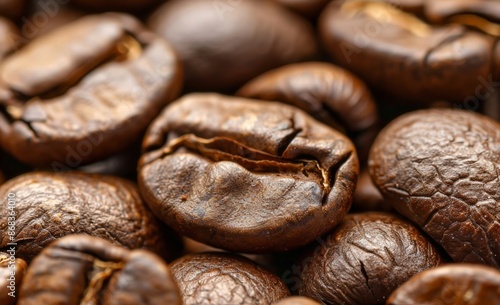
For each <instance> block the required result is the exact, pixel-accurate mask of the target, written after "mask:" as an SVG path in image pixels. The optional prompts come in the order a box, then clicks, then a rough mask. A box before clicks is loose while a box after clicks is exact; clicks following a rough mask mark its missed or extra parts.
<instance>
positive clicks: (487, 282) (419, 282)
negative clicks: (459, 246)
mask: <svg viewBox="0 0 500 305" xmlns="http://www.w3.org/2000/svg"><path fill="white" fill-rule="evenodd" d="M499 301H500V272H499V271H498V270H497V269H494V268H490V267H485V266H480V265H468V264H451V265H447V266H442V267H437V268H433V269H430V270H427V271H424V272H422V273H420V274H418V275H416V276H414V277H412V278H411V279H410V280H409V281H408V282H406V283H405V284H403V285H402V286H401V287H399V288H398V289H397V290H396V291H394V293H393V294H392V295H391V297H390V298H389V300H388V301H387V305H414V304H419V305H434V304H467V305H496V304H498V302H499Z"/></svg>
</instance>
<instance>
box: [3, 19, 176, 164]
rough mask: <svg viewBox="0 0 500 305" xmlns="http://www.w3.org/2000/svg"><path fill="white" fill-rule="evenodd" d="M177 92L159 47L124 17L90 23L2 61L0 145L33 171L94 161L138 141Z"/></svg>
mask: <svg viewBox="0 0 500 305" xmlns="http://www.w3.org/2000/svg"><path fill="white" fill-rule="evenodd" d="M180 86H181V76H180V68H179V66H178V61H177V57H176V56H175V54H174V52H173V50H172V49H171V48H170V46H169V45H168V44H167V43H166V42H165V41H164V40H162V39H160V38H159V37H157V36H155V35H153V34H152V33H150V32H148V31H147V30H145V29H143V28H142V26H141V25H140V24H139V23H138V22H137V20H135V19H134V18H132V17H130V16H127V15H120V14H104V15H95V16H88V17H85V18H82V19H79V20H78V21H75V22H74V23H71V24H69V25H66V26H64V27H62V28H60V29H58V30H57V31H54V32H51V33H50V34H48V35H44V36H42V37H40V38H38V39H35V40H34V41H33V42H31V43H30V44H28V45H27V46H26V47H24V48H22V49H21V50H20V51H19V52H16V53H14V54H12V55H11V56H8V57H7V58H5V59H4V60H3V62H2V65H1V67H0V105H1V106H0V108H1V109H3V111H2V112H1V113H0V126H1V128H0V144H1V145H2V147H3V148H4V149H5V150H6V151H7V152H9V153H10V154H12V155H14V156H15V157H16V158H18V159H19V160H21V161H23V162H26V163H29V164H32V165H37V166H44V167H51V166H53V164H54V163H60V164H63V165H65V166H70V167H73V164H77V165H83V164H85V163H91V162H95V161H99V160H102V159H104V158H106V157H110V156H111V155H113V154H115V153H117V152H119V151H121V150H122V149H124V148H126V147H128V146H129V145H131V144H132V143H133V142H134V141H137V140H138V139H139V137H140V136H141V134H142V133H143V132H144V130H145V129H146V126H147V125H148V124H149V123H150V121H151V120H152V119H153V118H154V116H155V115H157V113H158V112H159V111H160V109H161V108H162V107H163V106H165V105H166V104H167V103H168V102H169V101H170V100H172V99H173V98H174V97H175V96H176V95H177V93H178V92H179V90H180ZM132 121H133V123H132Z"/></svg>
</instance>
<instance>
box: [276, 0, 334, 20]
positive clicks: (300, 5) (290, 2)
mask: <svg viewBox="0 0 500 305" xmlns="http://www.w3.org/2000/svg"><path fill="white" fill-rule="evenodd" d="M270 1H274V2H277V3H279V4H281V5H283V6H285V7H287V8H289V9H291V10H292V11H294V12H296V13H298V14H301V15H302V16H304V17H307V18H315V17H317V16H318V15H319V13H320V12H321V10H322V9H323V8H324V7H325V5H326V4H328V0H270Z"/></svg>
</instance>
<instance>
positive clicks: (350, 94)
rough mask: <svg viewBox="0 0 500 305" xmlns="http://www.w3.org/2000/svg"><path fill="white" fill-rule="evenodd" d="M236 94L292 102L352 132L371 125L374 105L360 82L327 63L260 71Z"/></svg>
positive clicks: (374, 119) (291, 103)
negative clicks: (260, 73) (259, 74)
mask: <svg viewBox="0 0 500 305" xmlns="http://www.w3.org/2000/svg"><path fill="white" fill-rule="evenodd" d="M237 95H240V96H243V97H249V98H255V99H262V100H268V101H280V102H284V103H287V104H290V105H293V106H296V107H298V108H300V109H302V110H304V111H306V112H308V113H309V114H310V115H312V116H313V117H314V118H315V119H317V120H319V121H321V122H323V123H325V124H327V125H330V126H332V127H336V126H338V124H339V123H341V124H342V126H343V127H344V128H345V129H346V130H348V131H352V132H360V131H364V130H366V129H369V128H371V127H373V126H374V125H375V124H376V123H377V120H378V114H377V106H376V105H375V102H374V101H373V98H372V96H371V94H370V91H369V90H368V89H367V88H366V86H365V85H364V83H363V82H362V81H361V80H360V79H358V78H357V77H356V76H354V75H353V74H351V73H350V72H348V71H346V70H344V69H342V68H339V67H336V66H334V65H331V64H328V63H320V62H310V63H299V64H292V65H287V66H284V67H281V68H277V69H275V70H272V71H269V72H266V73H264V74H263V75H261V76H259V77H257V78H255V79H254V80H252V81H250V82H249V83H247V84H246V85H245V86H243V88H241V89H240V90H239V91H238V93H237Z"/></svg>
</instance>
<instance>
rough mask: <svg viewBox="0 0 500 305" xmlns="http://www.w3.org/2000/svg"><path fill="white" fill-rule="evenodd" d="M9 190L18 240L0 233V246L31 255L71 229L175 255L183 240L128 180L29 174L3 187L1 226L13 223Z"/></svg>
mask: <svg viewBox="0 0 500 305" xmlns="http://www.w3.org/2000/svg"><path fill="white" fill-rule="evenodd" d="M8 194H14V195H15V200H14V201H15V202H14V203H13V206H14V207H13V211H14V214H15V215H14V217H15V218H16V219H15V220H16V222H15V226H14V230H15V236H14V240H13V241H12V240H10V238H9V235H7V234H4V235H2V236H0V249H1V250H2V251H5V249H7V248H8V243H9V242H15V243H17V245H18V248H17V251H16V255H17V257H19V258H23V259H26V260H28V261H29V260H31V259H32V258H33V257H34V256H36V255H37V254H38V253H40V251H41V250H42V249H43V248H45V247H46V246H47V245H48V244H50V243H51V242H52V241H54V240H56V239H58V238H61V237H63V236H66V235H70V234H80V233H81V234H87V235H92V236H96V237H101V238H104V239H106V240H108V241H110V242H112V243H115V244H118V245H123V246H125V247H127V248H130V249H138V248H144V249H148V250H151V251H153V252H155V253H157V254H159V255H161V256H162V257H164V258H167V259H173V258H174V257H175V256H176V254H177V252H179V250H180V246H179V241H178V240H177V238H176V237H175V236H174V234H172V233H171V232H170V231H169V230H168V229H167V228H165V227H164V226H163V225H161V223H160V222H159V221H157V219H156V218H155V217H154V216H153V214H152V213H151V211H150V210H149V209H148V208H147V207H146V206H145V204H144V203H143V201H142V199H141V197H140V196H139V193H138V191H137V189H136V186H135V185H134V184H133V183H131V182H128V181H126V180H123V179H120V178H115V177H111V176H103V175H91V174H84V173H77V172H73V173H65V174H61V173H48V172H39V173H29V174H25V175H22V176H19V177H17V178H14V179H12V180H10V181H8V182H6V183H5V184H3V185H2V186H1V187H0V198H5V199H4V204H2V205H1V206H0V228H1V229H2V231H3V232H6V231H7V228H8V223H9V222H8V217H9V216H10V215H9V213H10V210H9V209H8V205H7V199H8V198H9V197H8Z"/></svg>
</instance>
